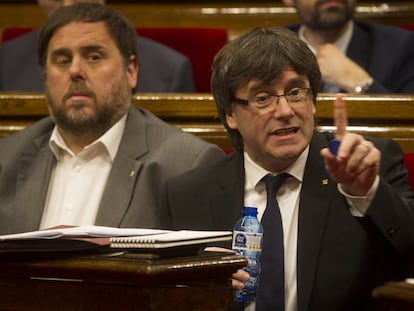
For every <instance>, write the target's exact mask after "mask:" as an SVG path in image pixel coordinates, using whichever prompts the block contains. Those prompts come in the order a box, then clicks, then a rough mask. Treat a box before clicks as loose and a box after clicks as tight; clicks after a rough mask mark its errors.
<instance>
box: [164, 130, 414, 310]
mask: <svg viewBox="0 0 414 311" xmlns="http://www.w3.org/2000/svg"><path fill="white" fill-rule="evenodd" d="M327 141H328V140H327V139H326V137H325V136H324V135H322V134H320V133H315V135H314V137H313V139H312V142H311V145H310V152H309V156H308V160H307V163H306V167H305V172H304V179H303V185H302V190H301V193H300V205H299V220H298V226H299V227H298V246H297V247H298V252H297V286H298V300H297V302H298V309H297V310H298V311H307V310H309V311H310V310H314V311H321V310H329V311H337V310H344V311H345V310H346V311H350V310H353V311H355V310H361V311H367V310H374V307H373V306H372V305H371V300H370V294H371V290H372V289H373V288H374V287H375V286H377V285H379V284H381V283H382V282H384V281H386V280H389V279H391V278H402V277H405V276H406V274H405V273H406V270H405V269H403V264H404V263H405V262H404V260H403V258H402V257H403V256H408V255H410V253H411V251H412V249H413V247H414V242H413V231H414V222H413V215H412V209H413V195H412V193H411V191H410V187H409V183H408V180H407V170H406V169H405V167H404V165H403V158H402V153H401V149H400V147H399V145H398V144H397V143H395V142H393V141H391V140H374V142H375V143H376V144H377V146H378V148H380V150H381V151H382V152H383V161H382V162H381V168H380V171H381V180H380V184H379V188H378V191H377V194H376V195H375V198H374V200H373V202H372V205H371V206H370V208H369V210H368V212H367V214H366V215H365V217H363V218H360V217H353V216H352V215H351V213H350V211H349V206H348V205H347V203H346V200H345V199H344V197H343V196H342V195H341V194H340V193H339V192H338V190H337V184H336V183H335V182H334V181H333V180H332V179H331V178H330V177H329V174H328V173H327V172H326V170H325V168H324V163H323V160H322V157H321V156H320V154H319V151H320V150H321V149H322V148H323V147H325V146H326V145H327ZM244 177H245V176H244V162H243V153H242V152H236V153H233V154H230V155H228V156H226V157H225V158H224V159H222V160H220V161H218V162H216V163H213V164H211V165H208V166H202V167H199V168H197V169H195V170H192V171H189V172H187V173H185V174H184V175H182V176H178V177H175V178H173V179H171V180H170V181H169V182H168V183H167V186H168V187H167V189H166V195H165V199H166V202H164V206H166V210H165V211H166V213H167V214H164V215H163V224H164V225H166V226H171V227H173V228H176V229H183V228H189V229H199V230H201V229H204V230H232V228H233V226H234V224H235V223H236V221H237V219H239V217H240V216H241V208H242V206H243V204H244V180H245V178H244ZM323 180H328V183H324V182H322V181H323ZM264 234H266V233H264ZM227 246H230V245H227ZM375 310H378V309H375Z"/></svg>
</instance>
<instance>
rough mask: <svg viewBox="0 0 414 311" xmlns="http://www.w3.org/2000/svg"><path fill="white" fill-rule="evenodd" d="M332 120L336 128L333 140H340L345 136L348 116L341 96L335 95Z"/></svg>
mask: <svg viewBox="0 0 414 311" xmlns="http://www.w3.org/2000/svg"><path fill="white" fill-rule="evenodd" d="M333 119H334V124H335V127H336V133H335V138H336V139H338V140H341V139H342V138H343V137H344V135H345V134H346V128H347V126H348V115H347V112H346V106H345V99H344V97H343V94H337V95H336V99H335V101H334V105H333Z"/></svg>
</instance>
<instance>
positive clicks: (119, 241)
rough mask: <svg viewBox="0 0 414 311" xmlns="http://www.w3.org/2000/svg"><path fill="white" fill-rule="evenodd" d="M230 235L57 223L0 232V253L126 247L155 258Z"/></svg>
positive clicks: (187, 251) (195, 248) (188, 251)
mask: <svg viewBox="0 0 414 311" xmlns="http://www.w3.org/2000/svg"><path fill="white" fill-rule="evenodd" d="M231 238H232V232H231V231H196V230H179V231H173V230H160V229H145V228H113V227H104V226H79V227H72V226H59V227H54V228H50V229H45V230H38V231H32V232H23V233H16V234H9V235H1V236H0V255H1V254H22V253H25V254H42V253H44V254H47V253H51V254H53V253H58V252H106V253H108V252H116V251H127V252H135V253H146V254H154V255H155V256H154V258H155V257H163V256H175V255H187V254H195V253H197V252H198V251H200V250H202V249H203V248H204V247H205V246H206V245H207V244H210V245H212V244H213V245H214V243H215V242H221V241H229V240H231ZM151 258H152V257H151Z"/></svg>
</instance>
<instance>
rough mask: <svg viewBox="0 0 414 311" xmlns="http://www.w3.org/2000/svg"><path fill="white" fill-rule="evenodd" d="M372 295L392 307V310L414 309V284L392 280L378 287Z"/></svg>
mask: <svg viewBox="0 0 414 311" xmlns="http://www.w3.org/2000/svg"><path fill="white" fill-rule="evenodd" d="M372 296H373V297H374V299H377V300H378V301H380V302H382V303H383V304H385V305H387V306H388V307H390V310H392V311H412V310H414V285H413V284H409V283H406V282H390V283H386V284H385V285H383V286H380V287H377V288H376V289H375V290H374V291H373V293H372Z"/></svg>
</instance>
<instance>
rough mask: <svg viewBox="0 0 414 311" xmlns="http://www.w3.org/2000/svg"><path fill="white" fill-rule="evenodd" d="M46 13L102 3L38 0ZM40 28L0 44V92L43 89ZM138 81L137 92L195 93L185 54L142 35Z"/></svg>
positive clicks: (138, 44)
mask: <svg viewBox="0 0 414 311" xmlns="http://www.w3.org/2000/svg"><path fill="white" fill-rule="evenodd" d="M37 2H38V4H39V6H40V7H41V8H42V9H43V10H44V11H45V14H46V15H47V16H50V15H51V14H52V13H53V12H55V11H56V10H57V9H58V8H60V7H62V6H66V5H72V4H74V3H77V2H91V3H101V4H105V0H57V1H56V0H38V1H37ZM39 33H40V29H36V30H33V31H31V32H29V33H27V34H24V35H22V36H20V37H18V38H16V39H14V40H11V41H7V42H5V43H4V44H3V45H0V92H1V91H3V92H5V91H15V92H43V91H44V84H43V77H42V69H41V68H40V66H39V64H38V63H37V55H36V45H37V40H38V37H39ZM136 44H137V50H138V54H139V63H140V68H139V84H138V86H137V89H136V91H137V92H154V93H158V92H178V93H182V92H183V93H184V92H190V93H191V92H195V86H194V78H193V71H192V65H191V62H190V60H189V59H188V57H187V56H185V55H182V54H181V53H179V52H177V51H175V50H173V49H172V48H170V47H167V46H165V45H163V44H161V43H158V42H155V41H153V40H150V39H148V38H145V37H139V38H138V37H137V39H136Z"/></svg>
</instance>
